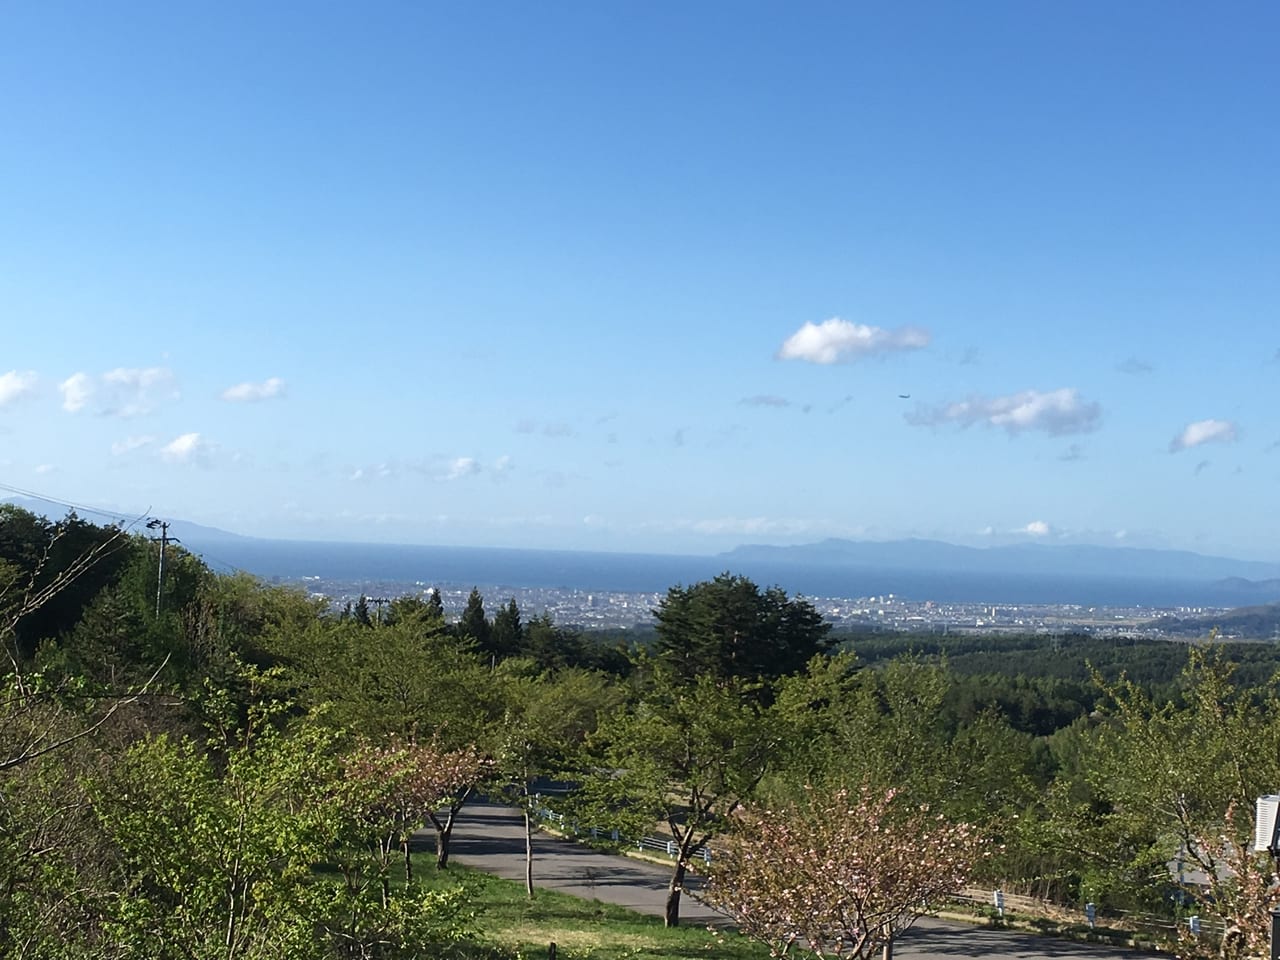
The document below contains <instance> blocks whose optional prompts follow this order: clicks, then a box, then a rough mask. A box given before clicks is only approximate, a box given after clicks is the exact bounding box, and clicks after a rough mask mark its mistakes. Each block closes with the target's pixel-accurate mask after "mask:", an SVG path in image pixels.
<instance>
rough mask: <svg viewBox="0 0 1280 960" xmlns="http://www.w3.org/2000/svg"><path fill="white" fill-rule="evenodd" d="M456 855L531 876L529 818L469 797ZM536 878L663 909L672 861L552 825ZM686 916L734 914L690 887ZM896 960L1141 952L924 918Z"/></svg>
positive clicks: (689, 919) (1033, 959) (647, 909)
mask: <svg viewBox="0 0 1280 960" xmlns="http://www.w3.org/2000/svg"><path fill="white" fill-rule="evenodd" d="M451 856H452V858H453V859H455V860H457V861H458V862H459V863H465V864H466V865H467V866H470V867H475V868H476V869H478V870H483V871H485V872H486V873H492V874H496V875H497V876H500V877H506V878H508V879H511V880H521V881H523V880H524V821H523V820H522V818H521V815H520V813H519V811H517V810H513V809H511V808H510V807H501V806H496V805H493V804H483V803H479V804H474V805H468V806H467V807H465V808H464V809H463V811H462V814H461V815H460V816H459V818H458V822H457V824H456V825H455V826H454V828H453V846H452V854H451ZM533 856H534V861H533V882H534V884H535V886H543V887H547V888H550V889H554V890H559V891H562V892H564V893H570V894H573V895H574V896H578V897H586V898H588V899H592V898H594V899H597V900H603V901H605V902H607V903H617V904H621V905H622V906H624V907H630V908H631V909H632V910H636V911H638V912H640V913H647V914H652V915H655V916H662V911H663V905H664V904H665V902H666V896H667V882H668V881H669V880H670V879H671V871H670V869H668V868H666V867H663V866H661V865H659V864H651V863H646V862H644V861H641V860H632V859H629V858H627V857H618V856H613V855H611V854H607V853H601V852H600V851H598V850H591V849H589V848H588V847H584V846H581V845H580V844H576V843H574V842H573V841H571V840H564V839H561V838H559V837H553V836H550V835H548V834H545V833H538V834H534V837H533ZM680 918H681V920H682V922H685V923H689V924H698V925H701V926H705V925H707V924H713V925H716V926H726V925H728V919H727V918H726V917H725V916H724V914H721V913H719V912H717V911H715V910H712V909H711V908H710V907H707V906H706V905H704V904H702V903H699V902H698V901H697V899H696V898H695V897H692V896H689V895H688V894H686V895H685V896H684V897H682V898H681V901H680ZM894 957H895V960H950V958H954V957H1012V958H1023V960H1058V958H1062V960H1135V958H1140V957H1141V954H1137V953H1135V952H1134V951H1131V950H1121V949H1117V948H1099V947H1088V946H1084V945H1081V944H1076V943H1070V942H1067V941H1060V940H1054V939H1051V938H1049V937H1038V936H1035V935H1034V934H1026V933H1014V932H1010V931H1006V930H988V929H985V928H982V927H974V926H970V925H968V924H958V923H947V922H945V921H941V920H934V919H932V918H928V917H926V918H924V919H921V920H919V921H917V922H916V924H915V926H914V927H912V928H911V929H910V930H908V931H907V932H906V933H904V934H903V935H902V937H901V938H900V939H899V940H898V942H897V943H896V944H895V946H894Z"/></svg>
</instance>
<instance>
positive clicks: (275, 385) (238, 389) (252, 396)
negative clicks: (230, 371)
mask: <svg viewBox="0 0 1280 960" xmlns="http://www.w3.org/2000/svg"><path fill="white" fill-rule="evenodd" d="M284 389H285V384H284V381H283V380H281V379H280V378H279V377H268V378H267V379H266V380H263V381H262V382H261V383H252V382H248V383H237V384H236V385H235V386H234V387H227V389H225V390H223V391H222V399H223V400H229V401H231V402H232V403H255V402H257V401H259V400H270V399H272V398H274V397H283V396H284Z"/></svg>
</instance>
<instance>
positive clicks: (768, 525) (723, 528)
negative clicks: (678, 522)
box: [689, 517, 813, 536]
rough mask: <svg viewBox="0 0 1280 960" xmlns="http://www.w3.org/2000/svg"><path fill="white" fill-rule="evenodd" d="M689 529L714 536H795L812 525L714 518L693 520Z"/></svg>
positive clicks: (765, 519)
mask: <svg viewBox="0 0 1280 960" xmlns="http://www.w3.org/2000/svg"><path fill="white" fill-rule="evenodd" d="M689 528H690V529H691V530H693V531H695V532H697V533H703V534H708V535H715V536H723V535H726V534H732V535H734V536H796V535H798V534H802V533H808V532H810V531H811V530H812V529H813V524H812V523H811V522H810V521H808V520H794V519H788V518H781V517H715V518H708V519H705V520H695V521H693V522H692V523H690V524H689Z"/></svg>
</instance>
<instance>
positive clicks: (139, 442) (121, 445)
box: [111, 435, 156, 457]
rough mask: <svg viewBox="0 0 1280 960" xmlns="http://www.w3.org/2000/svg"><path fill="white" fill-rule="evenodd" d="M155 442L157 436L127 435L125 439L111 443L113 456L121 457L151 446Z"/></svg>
mask: <svg viewBox="0 0 1280 960" xmlns="http://www.w3.org/2000/svg"><path fill="white" fill-rule="evenodd" d="M155 442H156V438H155V437H153V436H150V435H146V436H140V437H126V438H125V439H123V440H117V441H116V442H115V443H113V444H111V455H112V456H113V457H121V456H124V455H125V454H126V453H130V452H132V451H134V450H141V449H142V448H143V447H147V446H150V445H151V444H153V443H155Z"/></svg>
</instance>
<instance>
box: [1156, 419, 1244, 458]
mask: <svg viewBox="0 0 1280 960" xmlns="http://www.w3.org/2000/svg"><path fill="white" fill-rule="evenodd" d="M1237 433H1238V431H1237V429H1236V425H1235V424H1234V423H1232V422H1231V421H1230V420H1197V421H1196V422H1195V423H1188V424H1187V425H1186V426H1185V427H1183V428H1182V431H1181V432H1180V433H1179V434H1178V435H1177V436H1176V437H1174V438H1173V439H1172V440H1170V441H1169V452H1170V453H1177V452H1178V451H1179V450H1190V449H1191V448H1192V447H1198V446H1200V445H1201V444H1203V443H1230V442H1231V441H1233V440H1235V439H1236V436H1237Z"/></svg>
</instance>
